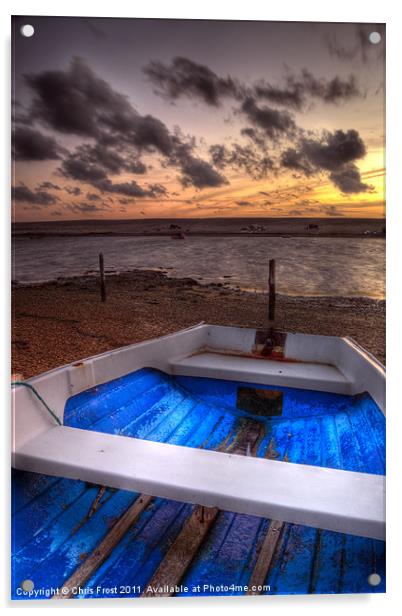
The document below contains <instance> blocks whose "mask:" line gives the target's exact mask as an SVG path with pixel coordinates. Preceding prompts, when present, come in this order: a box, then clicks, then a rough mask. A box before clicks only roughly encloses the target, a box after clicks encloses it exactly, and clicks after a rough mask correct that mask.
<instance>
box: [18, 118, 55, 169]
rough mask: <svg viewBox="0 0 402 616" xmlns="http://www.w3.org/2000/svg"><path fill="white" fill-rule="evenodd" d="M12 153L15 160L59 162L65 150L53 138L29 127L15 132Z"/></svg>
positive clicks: (23, 127)
mask: <svg viewBox="0 0 402 616" xmlns="http://www.w3.org/2000/svg"><path fill="white" fill-rule="evenodd" d="M12 152H13V158H14V159H15V160H22V161H40V160H58V159H59V158H61V154H62V153H63V152H65V150H64V149H63V148H62V147H61V146H60V145H59V144H58V143H57V141H56V140H55V139H54V138H53V137H49V136H47V135H44V134H43V133H40V132H39V131H38V130H35V129H32V128H28V127H27V126H18V127H17V128H16V129H15V130H14V131H13V136H12Z"/></svg>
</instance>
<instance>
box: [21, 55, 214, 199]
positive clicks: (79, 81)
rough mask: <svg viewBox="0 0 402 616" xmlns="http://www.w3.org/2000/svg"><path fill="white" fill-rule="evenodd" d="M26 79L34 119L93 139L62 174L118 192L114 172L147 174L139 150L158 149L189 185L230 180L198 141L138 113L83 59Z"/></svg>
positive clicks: (135, 189) (128, 186)
mask: <svg viewBox="0 0 402 616" xmlns="http://www.w3.org/2000/svg"><path fill="white" fill-rule="evenodd" d="M26 80H27V83H28V85H29V86H30V88H31V89H32V91H33V92H34V99H33V102H32V105H31V111H30V113H31V117H32V119H33V120H37V121H40V122H42V123H44V124H46V125H47V126H49V127H51V128H52V129H54V130H56V131H59V132H62V133H66V134H73V135H80V136H82V137H87V138H92V139H93V140H94V143H92V144H82V145H80V146H78V147H77V148H76V149H75V151H74V152H72V153H69V154H68V155H67V156H65V158H64V159H63V161H62V163H61V165H60V169H59V171H60V172H61V174H62V175H63V176H64V177H69V178H71V179H73V180H76V181H79V182H86V183H89V184H92V185H93V186H103V188H102V190H108V191H110V192H115V191H117V188H114V187H115V186H119V184H112V182H111V180H110V179H109V175H110V174H111V175H118V174H120V173H122V172H123V171H128V172H130V173H136V174H143V173H145V172H146V166H145V165H144V163H143V162H142V161H141V160H140V158H139V156H140V154H141V153H142V152H150V153H152V152H156V153H159V154H161V155H162V157H163V158H164V161H165V164H167V165H170V166H177V167H178V168H179V169H180V171H181V181H182V183H183V185H185V186H189V185H193V186H194V187H196V188H204V187H207V186H220V185H221V184H223V183H225V182H226V180H225V179H224V178H223V176H222V175H221V174H220V173H219V172H218V171H216V170H215V169H213V168H212V166H211V165H210V164H209V163H208V162H206V161H204V160H202V159H200V158H198V157H197V156H195V154H194V147H195V145H194V143H189V142H188V141H184V140H183V138H182V137H181V136H180V135H179V131H176V132H174V133H172V132H170V131H169V129H168V128H167V127H166V125H165V124H164V123H163V122H162V121H161V120H159V119H158V118H155V117H153V116H151V115H144V116H142V115H140V114H139V113H137V111H136V110H135V109H134V108H133V107H132V106H131V104H130V103H129V101H128V99H127V98H126V97H124V96H123V95H122V94H119V93H118V92H116V91H114V90H113V89H112V88H111V86H110V85H109V84H108V83H107V82H106V81H104V80H102V79H100V78H99V77H98V76H97V75H96V74H95V73H94V72H93V71H92V70H91V69H90V68H89V67H88V66H87V65H86V64H85V63H84V62H83V61H82V60H80V59H77V58H76V59H74V60H73V61H72V63H71V65H70V67H69V69H68V70H67V71H44V72H43V73H40V74H37V75H28V76H27V77H26ZM222 87H223V86H222V84H221V87H220V92H221V91H222ZM120 186H122V187H125V188H124V190H128V191H130V192H129V193H128V194H131V191H133V192H134V193H136V194H135V196H140V192H141V190H143V191H144V192H143V195H142V196H147V195H148V196H153V195H154V194H156V193H157V194H159V195H160V194H162V191H161V189H159V190H156V189H155V188H154V189H152V190H150V189H141V187H139V186H138V184H136V183H130V184H121V185H120ZM111 187H112V188H111ZM121 190H123V189H121ZM120 192H121V191H120ZM124 194H126V193H124Z"/></svg>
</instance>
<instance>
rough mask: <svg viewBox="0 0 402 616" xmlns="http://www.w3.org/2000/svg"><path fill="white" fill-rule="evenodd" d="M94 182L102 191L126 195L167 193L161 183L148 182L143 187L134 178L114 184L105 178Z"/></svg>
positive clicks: (149, 195)
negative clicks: (145, 186)
mask: <svg viewBox="0 0 402 616" xmlns="http://www.w3.org/2000/svg"><path fill="white" fill-rule="evenodd" d="M94 184H95V186H96V188H98V189H99V190H101V191H102V192H109V193H118V194H120V195H126V196H128V197H162V196H164V195H166V194H167V190H166V188H165V187H164V186H162V185H161V184H149V185H148V186H147V188H143V187H141V186H139V184H137V182H135V181H134V180H133V181H131V182H117V183H115V184H114V183H113V182H111V180H109V179H108V178H105V179H102V180H99V181H97V182H95V183H94Z"/></svg>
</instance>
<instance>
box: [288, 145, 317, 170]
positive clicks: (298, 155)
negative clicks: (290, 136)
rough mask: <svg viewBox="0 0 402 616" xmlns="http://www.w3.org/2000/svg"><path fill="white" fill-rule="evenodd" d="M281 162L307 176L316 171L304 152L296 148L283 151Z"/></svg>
mask: <svg viewBox="0 0 402 616" xmlns="http://www.w3.org/2000/svg"><path fill="white" fill-rule="evenodd" d="M281 164H282V166H283V167H286V168H287V169H295V170H297V171H301V172H302V173H304V175H306V176H309V175H312V174H313V172H314V171H313V169H312V167H311V165H310V164H309V162H308V160H306V157H305V156H304V154H303V152H300V151H297V150H295V148H288V149H287V150H285V151H284V152H282V154H281Z"/></svg>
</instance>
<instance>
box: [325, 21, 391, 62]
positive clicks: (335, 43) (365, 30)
mask: <svg viewBox="0 0 402 616" xmlns="http://www.w3.org/2000/svg"><path fill="white" fill-rule="evenodd" d="M371 32H379V33H380V35H381V37H382V41H381V42H380V43H378V44H374V45H373V43H371V42H370V39H369V36H370V33H371ZM384 35H385V28H384V25H383V24H373V25H356V28H355V32H354V41H353V42H352V43H351V44H347V45H345V44H344V43H342V42H340V41H339V39H338V37H337V36H336V34H332V35H329V36H328V37H327V38H326V43H327V47H328V51H329V53H330V55H331V56H333V57H335V58H337V59H338V60H342V61H346V62H351V61H352V60H355V59H357V60H361V61H362V62H364V63H366V62H368V60H369V57H370V55H371V54H376V55H377V56H379V57H382V56H383V55H384V49H385V46H384Z"/></svg>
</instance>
